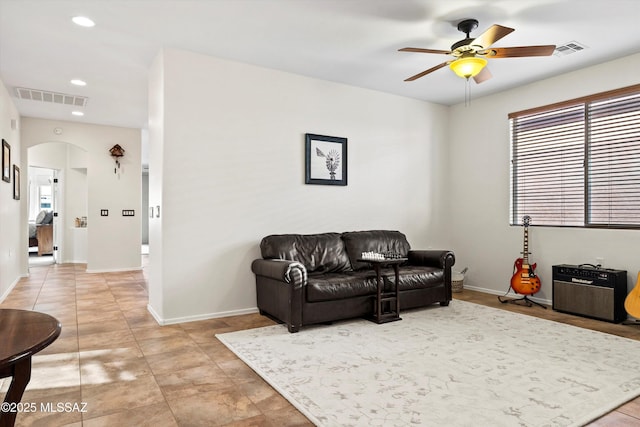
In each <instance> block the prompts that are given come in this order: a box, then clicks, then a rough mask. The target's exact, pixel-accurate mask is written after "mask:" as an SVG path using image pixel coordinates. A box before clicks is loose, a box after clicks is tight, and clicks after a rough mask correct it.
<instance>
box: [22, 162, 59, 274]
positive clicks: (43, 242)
mask: <svg viewBox="0 0 640 427" xmlns="http://www.w3.org/2000/svg"><path fill="white" fill-rule="evenodd" d="M27 176H28V179H29V181H28V182H29V186H28V191H27V195H28V199H27V200H28V202H27V204H28V223H29V266H30V267H31V266H35V265H48V264H55V263H56V262H57V259H56V258H57V257H56V255H57V250H56V248H57V244H56V237H57V234H58V233H57V230H56V229H57V225H56V222H57V221H54V215H55V212H56V208H57V206H56V203H57V199H58V197H57V196H58V194H57V193H58V191H57V186H56V185H55V184H56V181H57V171H56V170H55V169H49V168H41V167H32V166H30V167H29V172H28V175H27Z"/></svg>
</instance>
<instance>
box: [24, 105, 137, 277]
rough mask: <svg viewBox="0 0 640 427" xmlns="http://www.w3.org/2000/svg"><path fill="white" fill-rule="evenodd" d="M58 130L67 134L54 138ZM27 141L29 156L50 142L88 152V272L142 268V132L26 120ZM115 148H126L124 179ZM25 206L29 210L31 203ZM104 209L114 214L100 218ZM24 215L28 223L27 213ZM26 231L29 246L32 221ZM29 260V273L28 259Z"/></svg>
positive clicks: (74, 161) (72, 162)
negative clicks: (128, 211)
mask: <svg viewBox="0 0 640 427" xmlns="http://www.w3.org/2000/svg"><path fill="white" fill-rule="evenodd" d="M55 128H61V129H62V134H61V135H56V134H54V131H53V130H54V129H55ZM21 138H22V141H23V143H22V150H23V155H24V157H25V158H26V156H27V149H28V148H29V147H32V146H36V145H38V144H42V143H49V142H58V143H69V144H72V145H75V146H78V147H81V148H82V149H84V150H86V151H87V156H86V160H87V165H86V168H87V177H86V180H87V190H88V196H87V200H86V203H87V209H88V215H87V217H88V227H87V240H88V242H87V252H88V255H87V271H88V272H99V271H124V270H133V269H140V268H141V266H142V262H141V256H140V224H141V221H140V215H146V212H142V211H141V188H140V187H141V186H140V177H141V174H142V172H141V160H140V130H139V129H128V128H119V127H113V126H99V125H89V124H83V123H77V122H64V121H54V120H44V119H34V118H29V117H25V118H23V119H22V128H21ZM115 144H120V145H121V146H122V147H123V148H124V149H125V156H124V157H122V158H121V159H120V163H121V164H122V168H121V173H120V174H119V175H118V174H115V173H114V161H113V159H112V158H111V156H110V155H109V149H110V148H111V147H112V146H113V145H115ZM78 161H79V160H78V157H77V156H71V157H69V158H68V162H69V164H70V166H71V167H75V166H77V162H78ZM25 162H28V159H27V160H25ZM24 204H25V212H26V200H25V201H24ZM101 209H108V210H109V216H107V217H102V216H100V210H101ZM123 209H133V210H135V216H133V217H123V216H122V210H123ZM68 215H69V216H70V218H71V220H72V219H73V218H74V217H75V216H77V214H76V213H75V212H68ZM24 217H25V221H26V214H25V216H24ZM23 229H24V230H25V233H24V236H25V240H24V247H26V245H27V242H26V229H27V228H26V223H25V226H24V227H23ZM23 262H24V264H23V268H24V270H23V271H25V272H26V269H27V267H26V264H27V259H26V256H25V257H24V260H23Z"/></svg>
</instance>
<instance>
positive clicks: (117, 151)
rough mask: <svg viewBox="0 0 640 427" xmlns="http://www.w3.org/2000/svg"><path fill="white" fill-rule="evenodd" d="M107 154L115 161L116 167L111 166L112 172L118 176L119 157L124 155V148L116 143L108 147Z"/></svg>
mask: <svg viewBox="0 0 640 427" xmlns="http://www.w3.org/2000/svg"><path fill="white" fill-rule="evenodd" d="M109 154H111V157H113V160H114V161H115V162H116V167H115V168H113V173H115V174H117V175H118V178H120V174H119V171H120V157H122V156H124V148H122V147H121V146H120V144H116V145H114V146H113V147H111V148H110V149H109Z"/></svg>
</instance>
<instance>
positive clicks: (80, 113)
mask: <svg viewBox="0 0 640 427" xmlns="http://www.w3.org/2000/svg"><path fill="white" fill-rule="evenodd" d="M71 114H73V115H74V116H84V113H83V112H82V111H72V112H71Z"/></svg>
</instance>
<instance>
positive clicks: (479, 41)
mask: <svg viewBox="0 0 640 427" xmlns="http://www.w3.org/2000/svg"><path fill="white" fill-rule="evenodd" d="M514 31H515V30H514V29H513V28H509V27H503V26H502V25H498V24H494V25H492V26H491V27H489V29H488V30H486V31H485V32H484V33H482V34H480V36H479V37H476V38H475V40H474V41H472V42H471V43H470V44H472V45H478V46H482V47H483V48H484V49H486V48H488V47H489V46H491V45H492V44H494V43H495V42H497V41H498V40H500V39H501V38H503V37H504V36H506V35H507V34H509V33H512V32H514Z"/></svg>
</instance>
